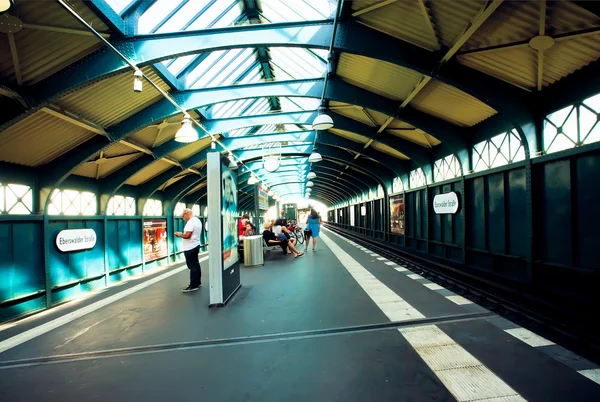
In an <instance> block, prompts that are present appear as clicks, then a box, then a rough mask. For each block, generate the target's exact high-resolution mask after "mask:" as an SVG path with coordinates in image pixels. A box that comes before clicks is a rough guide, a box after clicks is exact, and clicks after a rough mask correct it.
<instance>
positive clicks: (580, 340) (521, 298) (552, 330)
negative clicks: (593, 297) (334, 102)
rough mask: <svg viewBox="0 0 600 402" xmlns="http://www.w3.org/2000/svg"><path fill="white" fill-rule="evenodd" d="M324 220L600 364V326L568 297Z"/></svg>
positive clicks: (443, 284) (380, 252) (344, 232)
mask: <svg viewBox="0 0 600 402" xmlns="http://www.w3.org/2000/svg"><path fill="white" fill-rule="evenodd" d="M325 226H326V228H327V229H329V230H331V231H332V232H334V233H337V234H339V235H342V236H345V237H346V238H349V239H352V241H354V242H355V243H357V244H360V245H362V246H364V247H368V248H369V249H371V250H373V251H374V252H376V253H378V254H380V255H381V256H383V257H386V258H387V259H389V260H390V261H393V262H396V263H398V264H401V265H402V266H405V267H406V268H408V269H409V270H411V271H412V272H414V273H416V274H419V275H421V276H422V277H424V278H427V279H428V280H430V281H431V282H434V283H437V284H439V285H440V286H443V287H445V288H446V289H448V290H450V291H452V292H454V293H456V294H458V295H461V296H463V297H465V298H467V299H469V300H471V301H473V302H474V303H477V304H479V305H480V306H482V307H485V308H486V309H488V310H490V311H492V312H494V313H496V314H498V315H499V316H502V317H504V318H506V319H508V320H510V321H512V322H514V323H516V324H518V325H520V326H522V327H524V328H527V329H529V330H530V331H533V332H535V333H537V334H539V335H541V336H544V337H545V338H547V339H549V340H551V341H553V342H554V343H556V344H559V345H562V346H563V347H565V348H567V349H570V350H571V351H573V352H575V353H577V354H579V355H580V356H582V357H585V358H587V359H589V360H591V361H593V362H595V363H597V364H600V338H599V337H598V336H597V334H598V331H595V330H593V329H590V328H589V327H588V326H586V325H585V324H582V323H581V320H578V317H580V316H581V314H580V311H576V310H577V308H576V307H574V306H571V305H569V303H566V302H564V301H562V300H561V301H559V302H556V301H553V300H549V299H548V298H544V297H540V296H536V295H535V294H534V293H533V292H529V291H527V289H519V286H517V285H514V286H510V283H501V282H500V281H495V280H493V279H490V278H489V277H486V276H485V274H484V273H482V274H481V275H479V276H478V275H474V273H473V272H468V271H466V270H465V271H462V270H460V269H457V268H455V267H452V266H449V265H445V264H442V263H439V262H437V261H434V260H431V259H428V258H427V257H426V256H424V255H419V254H414V253H411V252H409V251H405V250H402V249H399V248H396V247H393V246H392V245H387V244H382V243H380V242H378V241H377V240H375V239H369V238H364V237H361V236H359V235H357V234H356V233H353V232H350V231H347V230H345V229H341V228H338V227H335V226H332V225H329V224H325ZM592 320H593V317H592ZM596 325H597V323H596Z"/></svg>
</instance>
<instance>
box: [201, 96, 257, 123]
mask: <svg viewBox="0 0 600 402" xmlns="http://www.w3.org/2000/svg"><path fill="white" fill-rule="evenodd" d="M255 100H256V99H240V100H236V101H229V102H222V103H217V104H215V105H213V106H212V107H210V108H209V112H210V115H211V118H213V119H221V118H225V117H234V116H241V113H242V112H243V111H244V110H245V109H246V108H247V107H248V106H250V104H252V102H254V101H255Z"/></svg>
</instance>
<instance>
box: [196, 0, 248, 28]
mask: <svg viewBox="0 0 600 402" xmlns="http://www.w3.org/2000/svg"><path fill="white" fill-rule="evenodd" d="M232 10H233V11H232ZM243 11H244V9H243V5H242V2H241V1H238V0H218V1H214V2H213V4H212V5H211V6H210V7H209V8H208V9H207V10H206V11H205V12H203V13H202V15H200V16H199V17H198V18H196V20H195V21H194V22H192V23H191V24H190V26H189V27H187V28H186V31H193V30H198V29H206V28H213V27H223V26H229V25H232V24H233V22H234V21H235V19H237V18H238V17H239V16H240V15H242V12H243ZM232 13H233V15H236V17H235V18H233V19H232ZM236 13H237V14H236Z"/></svg>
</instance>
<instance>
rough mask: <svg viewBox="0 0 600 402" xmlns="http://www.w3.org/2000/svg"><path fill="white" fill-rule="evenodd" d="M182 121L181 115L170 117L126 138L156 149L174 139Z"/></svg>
mask: <svg viewBox="0 0 600 402" xmlns="http://www.w3.org/2000/svg"><path fill="white" fill-rule="evenodd" d="M190 114H191V113H190ZM182 119H183V115H182V114H178V115H175V116H172V117H170V118H168V119H166V120H165V121H163V122H161V123H159V124H152V125H150V126H148V127H145V128H143V129H142V130H140V131H138V132H136V133H133V134H131V135H129V137H128V138H131V139H132V140H134V141H136V142H138V143H140V144H143V145H145V146H146V147H148V148H154V147H157V146H159V145H162V144H164V143H165V142H167V141H169V140H170V139H172V138H175V134H176V133H177V130H179V128H180V127H181V120H182ZM198 131H199V132H200V130H198Z"/></svg>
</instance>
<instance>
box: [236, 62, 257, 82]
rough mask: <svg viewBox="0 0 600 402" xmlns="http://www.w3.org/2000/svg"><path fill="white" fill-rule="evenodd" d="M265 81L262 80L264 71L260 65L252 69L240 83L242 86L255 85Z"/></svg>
mask: <svg viewBox="0 0 600 402" xmlns="http://www.w3.org/2000/svg"><path fill="white" fill-rule="evenodd" d="M261 81H263V78H262V69H261V68H260V66H259V65H257V66H256V67H255V68H253V69H252V71H250V72H249V73H248V75H246V76H245V77H244V78H242V79H241V81H240V82H239V83H240V84H241V85H243V84H254V83H257V82H261Z"/></svg>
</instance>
